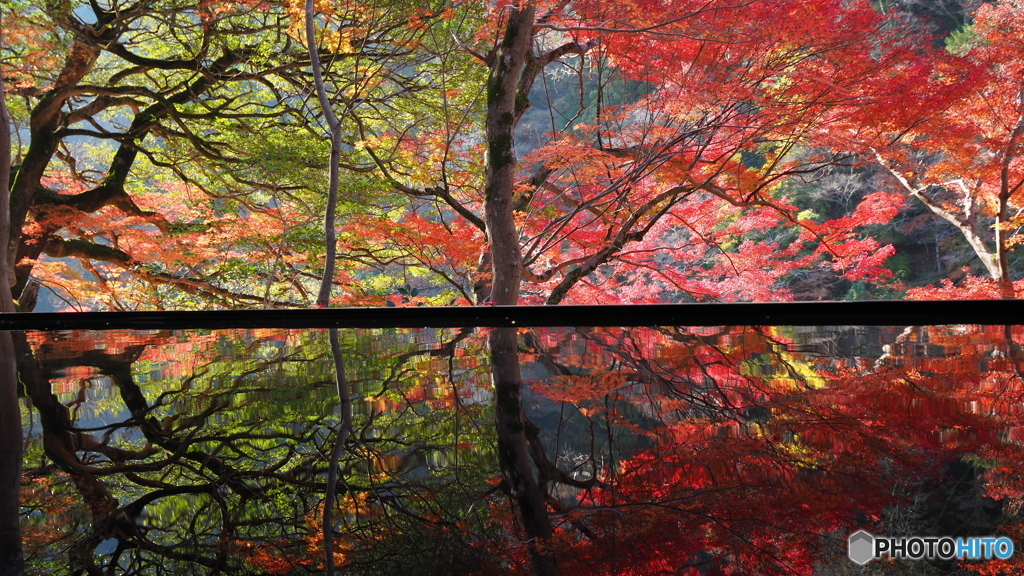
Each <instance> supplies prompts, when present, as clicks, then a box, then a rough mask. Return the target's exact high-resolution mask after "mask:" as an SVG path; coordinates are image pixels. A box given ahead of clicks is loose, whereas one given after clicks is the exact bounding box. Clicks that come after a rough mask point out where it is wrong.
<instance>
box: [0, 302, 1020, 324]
mask: <svg viewBox="0 0 1024 576" xmlns="http://www.w3.org/2000/svg"><path fill="white" fill-rule="evenodd" d="M940 324H1024V300H958V301H904V300H889V301H869V302H754V303H729V304H636V305H616V306H465V307H420V308H327V309H302V310H211V311H197V312H68V313H53V312H47V313H39V314H0V330H107V329H134V330H176V329H188V328H204V329H218V328H425V327H472V326H486V327H501V326H524V327H537V326H733V325H741V326H768V325H775V326H833V325H855V326H916V325H940Z"/></svg>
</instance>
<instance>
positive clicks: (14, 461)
mask: <svg viewBox="0 0 1024 576" xmlns="http://www.w3.org/2000/svg"><path fill="white" fill-rule="evenodd" d="M0 270H2V268H0ZM20 423H21V417H20V415H19V410H18V378H17V373H16V372H15V366H14V345H13V344H12V341H11V333H10V332H6V331H2V330H0V574H2V575H3V576H8V575H11V576H16V575H18V574H21V573H22V550H21V530H20V527H19V525H18V517H19V513H18V507H19V500H18V490H19V487H20V485H21V453H22V440H21V426H20Z"/></svg>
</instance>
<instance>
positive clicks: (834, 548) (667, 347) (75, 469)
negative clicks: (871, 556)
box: [16, 327, 1024, 576]
mask: <svg viewBox="0 0 1024 576" xmlns="http://www.w3.org/2000/svg"><path fill="white" fill-rule="evenodd" d="M880 334H881V335H883V336H885V337H887V338H889V340H888V341H887V342H886V344H885V345H884V346H882V344H879V345H877V346H873V347H867V348H858V349H856V350H853V349H851V350H853V351H851V352H849V353H848V354H847V355H846V356H837V355H825V354H823V353H821V351H820V347H818V346H816V345H814V342H816V340H815V338H817V337H816V336H813V335H812V336H805V335H803V334H801V333H799V332H796V331H793V330H787V329H782V328H742V327H731V328H730V327H725V328H714V329H711V328H690V329H687V328H679V327H677V328H660V329H650V328H634V329H600V330H599V329H577V330H569V329H552V330H536V331H532V332H523V333H521V334H517V332H516V331H515V330H512V329H507V330H506V329H503V330H491V331H488V332H486V336H487V337H486V339H485V338H480V337H477V336H476V335H475V334H474V332H472V331H468V330H467V331H462V332H458V333H454V334H452V333H449V332H446V331H436V332H435V331H414V332H381V331H366V332H356V331H343V332H339V333H338V334H337V336H336V337H335V336H334V335H331V334H328V337H327V338H325V337H324V334H323V333H321V332H316V331H311V332H308V333H307V332H290V333H289V332H280V331H253V332H248V333H240V332H238V333H236V332H223V333H213V334H202V333H197V334H190V335H188V337H187V338H184V337H181V336H179V335H175V334H171V333H151V334H136V335H121V336H120V339H110V340H97V341H96V342H94V343H90V344H86V343H85V342H84V340H88V338H89V336H88V335H81V334H80V335H77V336H76V337H75V338H72V337H69V336H68V335H53V336H49V337H42V336H40V335H38V334H30V335H28V336H19V337H18V339H17V341H16V346H17V350H16V352H17V356H18V357H19V369H20V373H21V374H20V375H21V379H22V381H23V382H24V385H25V390H26V393H27V396H28V399H29V400H30V401H31V404H32V407H33V409H34V411H35V413H36V414H38V418H36V417H35V414H33V415H32V418H33V419H32V421H31V423H30V428H31V431H33V432H34V431H36V430H38V429H40V428H41V432H40V434H39V435H38V436H37V435H31V434H30V437H29V441H28V443H27V453H28V456H27V457H26V462H27V464H26V466H25V468H26V469H25V480H24V494H25V496H24V497H25V505H24V507H23V511H22V513H23V515H24V517H25V526H26V532H27V533H29V534H32V535H36V536H38V537H39V538H47V539H49V541H53V540H58V539H59V541H57V542H56V543H55V544H53V546H52V547H51V548H50V551H49V552H47V551H46V550H41V548H40V546H38V545H37V544H38V543H37V542H35V541H34V539H35V536H33V541H32V542H29V543H28V544H27V545H26V548H25V549H26V554H27V557H28V559H29V563H30V566H31V567H33V568H36V569H39V570H40V571H43V568H44V567H45V566H46V564H47V562H51V561H52V560H53V558H54V552H53V551H54V550H59V551H62V552H66V553H67V554H68V555H69V556H70V557H71V558H72V560H73V562H74V563H75V566H76V567H77V569H79V570H81V571H83V572H86V573H98V572H115V573H119V572H125V573H156V574H159V573H163V572H166V573H186V574H187V573H204V572H216V571H219V572H223V573H251V572H264V573H275V574H277V573H280V574H284V573H304V572H306V571H322V570H324V569H325V568H326V566H325V563H324V558H325V542H326V543H327V544H328V545H329V546H330V547H331V548H332V549H333V550H332V553H331V558H333V559H334V560H335V561H336V562H337V565H338V567H339V568H341V569H343V570H344V571H345V572H346V573H350V574H391V573H400V574H403V576H412V575H414V574H438V573H448V574H465V573H480V574H491V573H495V574H496V573H501V572H503V571H505V570H506V569H507V571H508V572H511V573H542V574H543V573H549V574H553V573H556V571H557V573H558V574H592V573H607V574H619V573H633V574H656V573H685V572H686V571H688V570H693V571H697V572H701V573H704V574H714V573H779V572H791V573H810V572H812V571H814V570H822V569H823V568H821V567H820V566H818V567H817V568H816V563H817V562H822V561H823V559H824V561H828V560H834V561H835V564H834V566H830V567H829V568H828V569H827V570H826V572H828V571H831V572H830V573H842V570H841V569H840V567H841V566H843V565H845V564H842V562H845V548H844V545H845V544H844V542H845V537H846V536H847V535H848V534H849V533H850V532H852V531H853V530H855V529H856V528H858V527H863V528H867V529H868V530H870V531H872V532H875V533H887V534H893V535H898V534H924V535H928V534H935V535H939V534H941V535H947V534H948V535H968V534H981V535H990V534H993V533H1000V534H1001V533H1007V534H1011V535H1019V528H1020V522H1019V513H1018V512H1017V510H1019V509H1020V503H1021V502H1024V482H1022V480H1021V477H1020V470H1021V469H1024V462H1022V459H1024V456H1022V455H1021V451H1020V450H1019V448H1020V441H1021V440H1022V439H1024V424H1022V422H1024V418H1021V416H1022V408H1021V406H1024V402H1022V401H1024V384H1022V382H1021V379H1020V369H1021V368H1022V366H1021V363H1022V361H1024V360H1022V354H1021V353H1020V351H1021V346H1020V345H1019V344H1018V342H1022V341H1024V336H1022V335H1024V332H1021V330H1020V329H1018V328H1015V327H1014V328H1011V329H1003V328H1001V327H999V328H998V329H990V328H987V327H959V328H958V327H935V328H910V329H907V330H904V331H903V332H902V333H901V332H900V331H899V329H896V330H891V331H880ZM129 336H130V337H129ZM76 338H79V339H77V340H76ZM328 342H330V347H328V345H327V344H328ZM83 345H84V346H86V348H87V349H86V350H85V351H84V352H75V351H74V349H75V348H77V347H81V346H83ZM863 350H872V351H875V352H880V351H881V352H884V354H883V355H882V356H881V357H879V354H874V355H873V356H870V357H869V356H867V355H864V353H863ZM183 351H188V354H189V358H191V359H192V360H190V361H189V363H188V364H186V365H185V366H186V368H185V369H183V370H182V369H179V367H178V364H177V363H173V362H169V360H170V359H171V358H178V356H177V355H180V354H182V352H183ZM858 354H859V355H858ZM342 357H344V366H335V365H334V364H332V359H333V360H334V361H340V360H341V358H342ZM76 358H77V359H76ZM484 358H490V364H489V365H488V363H487V362H486V361H485V360H484ZM176 371H177V372H176ZM488 373H489V374H490V377H491V378H490V384H492V385H493V388H492V387H491V385H489V384H488V383H487V382H486V380H487V378H486V375H487V374H488ZM83 375H84V376H83ZM335 375H337V377H336V376H335ZM75 378H86V379H88V380H89V382H90V384H89V385H90V386H92V388H88V387H87V386H85V385H83V384H78V385H73V386H69V384H68V380H73V379H75ZM104 383H109V391H108V392H107V393H106V395H105V396H104V392H103V390H105V389H103V384H104ZM72 384H74V383H73V382H72ZM51 386H56V387H58V388H61V387H63V389H64V390H65V391H67V390H69V389H72V388H73V389H74V391H75V392H74V394H73V395H72V396H70V397H68V396H64V397H58V396H57V394H55V393H54V392H53V391H51ZM346 396H347V399H348V404H349V408H347V409H346V407H345V400H346ZM62 400H63V401H62ZM339 400H340V401H341V404H342V405H341V406H340V408H341V411H340V413H341V417H340V418H339V416H338V410H337V408H336V407H335V402H338V401H339ZM100 413H102V414H100ZM99 416H102V418H100V417H99ZM349 419H350V422H348V423H346V420H349ZM346 430H347V432H346ZM346 434H347V438H346ZM41 452H44V453H45V457H44V455H43V454H41ZM332 456H335V457H337V465H336V466H333V465H330V464H329V461H330V460H331V458H332ZM332 469H333V470H334V471H335V472H336V474H337V477H336V478H337V479H336V481H333V480H332V479H331V478H330V476H329V474H330V472H331V470H332ZM328 486H331V487H332V488H334V489H335V490H336V498H333V499H332V498H330V497H328V498H324V495H325V494H326V493H327V491H328V490H327V489H328ZM73 502H81V503H82V504H84V506H83V505H79V506H77V507H76V506H74V505H73V504H72V503H73ZM327 503H331V505H327V506H326V508H325V504H327ZM76 508H79V509H83V510H85V511H86V512H83V513H76V512H75V511H74V510H75V509H76ZM44 517H47V518H49V519H50V520H49V522H50V523H46V522H44V521H43V520H42V518H44ZM53 518H57V519H60V521H59V522H58V523H56V524H53V523H52V522H53ZM325 521H326V522H325ZM325 537H326V540H325ZM823 547H824V549H825V552H822V549H823ZM875 568H879V569H885V567H884V566H882V565H881V564H879V565H878V566H875ZM917 568H921V567H920V566H918V567H916V568H915V569H917ZM960 568H962V567H956V569H960ZM927 569H928V568H927V566H924V567H923V568H921V570H924V571H925V572H927ZM953 569H954V567H951V566H939V567H936V568H934V570H937V571H938V572H950V571H953ZM162 571H163V572H162Z"/></svg>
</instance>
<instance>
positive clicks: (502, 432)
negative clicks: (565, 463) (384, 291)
mask: <svg viewBox="0 0 1024 576" xmlns="http://www.w3.org/2000/svg"><path fill="white" fill-rule="evenodd" d="M487 343H488V346H489V348H490V351H491V378H492V380H493V382H494V395H495V406H494V418H495V425H496V427H497V431H498V462H499V464H500V465H501V470H502V473H503V474H504V476H505V480H506V481H507V482H508V485H509V488H510V490H511V492H512V497H513V498H514V499H515V501H516V504H517V506H518V508H519V513H520V515H521V516H522V519H523V527H524V528H525V530H526V536H527V539H528V541H529V547H530V559H531V561H532V562H533V571H534V573H535V574H537V575H538V576H548V575H551V576H554V575H555V574H557V573H558V570H557V569H556V566H555V557H554V555H552V554H551V552H550V550H548V548H547V545H548V543H549V541H550V539H551V533H552V529H551V520H550V519H549V518H548V514H547V506H546V504H545V499H544V494H543V492H542V491H541V489H540V485H539V484H538V482H537V479H536V478H535V477H534V474H533V469H532V468H531V466H530V453H529V442H528V441H527V438H526V415H525V414H524V413H523V403H522V400H523V377H522V374H521V373H520V372H519V350H518V333H517V331H516V329H515V328H497V329H495V330H494V331H492V332H491V333H490V335H489V337H488V340H487Z"/></svg>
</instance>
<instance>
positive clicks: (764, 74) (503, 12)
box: [2, 0, 1024, 309]
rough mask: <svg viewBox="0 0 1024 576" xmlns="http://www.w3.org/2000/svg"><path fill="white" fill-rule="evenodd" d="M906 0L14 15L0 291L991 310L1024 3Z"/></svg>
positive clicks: (1009, 172)
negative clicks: (923, 254)
mask: <svg viewBox="0 0 1024 576" xmlns="http://www.w3.org/2000/svg"><path fill="white" fill-rule="evenodd" d="M915 6H916V4H915V5H910V4H908V5H907V6H902V8H901V5H899V4H897V5H895V6H883V7H880V6H875V5H872V4H870V3H868V2H853V3H851V2H842V1H838V0H816V1H815V2H810V3H799V4H797V3H776V2H766V1H759V0H756V1H754V2H747V3H742V4H733V3H728V2H724V1H723V2H718V1H712V2H676V1H668V0H665V1H653V0H651V1H637V2H627V3H619V4H616V6H615V8H614V10H613V11H610V10H611V9H610V7H609V6H608V5H607V4H606V3H602V2H588V1H583V0H581V1H569V0H557V1H556V0H549V1H538V0H533V1H527V2H520V3H508V2H498V3H491V2H448V1H445V0H435V1H434V2H431V3H427V4H423V3H416V2H403V1H376V2H374V1H369V2H365V1H362V2H361V1H354V0H352V1H349V0H320V1H316V2H312V3H310V4H309V8H310V10H309V18H307V17H306V5H305V4H304V3H303V2H299V1H296V0H286V1H277V0H225V1H222V2H205V1H204V2H189V1H185V0H142V1H138V2H123V1H121V0H107V1H99V0H96V1H89V2H84V1H83V2H72V1H68V2H46V3H42V4H36V3H29V2H21V1H11V2H7V3H5V4H4V7H3V15H2V16H3V18H4V23H5V38H4V43H3V46H2V50H3V52H2V58H3V62H2V65H3V71H4V72H3V80H4V87H5V90H6V91H5V93H4V94H5V100H6V103H7V108H9V109H10V117H11V126H10V129H9V132H8V131H5V132H8V133H9V134H10V135H11V136H12V142H13V146H12V151H11V153H10V155H9V158H10V160H11V163H12V171H11V180H10V196H11V200H10V216H9V225H10V235H9V238H10V239H9V242H8V250H7V257H8V259H9V260H10V263H11V264H10V267H12V268H13V276H14V280H13V283H12V288H13V298H14V299H15V300H16V301H17V303H18V304H19V305H20V306H21V308H22V309H31V308H32V302H33V300H34V293H35V290H36V289H37V288H38V286H40V285H42V286H45V287H46V288H48V289H49V290H50V291H51V292H53V293H55V294H56V295H58V297H59V298H61V299H63V300H64V301H65V303H66V304H65V305H64V306H67V307H69V308H71V309H90V308H100V309H104V308H106V309H176V308H210V307H267V306H284V307H292V306H310V305H313V304H314V303H316V302H318V301H319V303H320V304H321V305H323V304H330V305H438V304H481V303H493V304H515V303H548V304H558V303H599V302H606V303H610V302H620V303H630V302H664V301H715V300H788V299H794V298H808V297H821V296H822V295H823V294H824V295H826V296H827V297H856V294H864V293H868V294H870V295H873V296H875V297H887V298H891V297H902V296H908V295H909V296H911V297H915V296H916V297H922V296H923V297H929V296H940V297H963V296H986V297H993V296H994V297H1000V296H1001V297H1012V296H1014V295H1015V289H1014V285H1013V283H1014V281H1015V280H1016V278H1017V277H1018V273H1017V272H1016V271H1017V269H1018V268H1020V266H1019V265H1018V264H1016V262H1015V259H1014V258H1013V257H1012V255H1011V252H1012V250H1013V248H1014V246H1015V245H1016V243H1017V241H1016V224H1015V222H1016V218H1017V215H1016V211H1017V208H1018V204H1017V203H1016V201H1015V198H1014V195H1015V194H1016V193H1017V192H1019V189H1020V188H1021V184H1020V180H1021V177H1020V175H1018V174H1017V172H1018V171H1019V166H1018V164H1019V163H1020V162H1019V160H1018V158H1019V148H1020V144H1019V140H1020V138H1021V135H1020V132H1021V126H1024V124H1021V122H1020V118H1024V108H1022V104H1021V102H1022V99H1021V97H1020V90H1019V84H1020V79H1021V70H1020V68H1021V65H1020V63H1021V61H1022V58H1024V56H1022V52H1021V50H1020V42H1019V40H1018V38H1019V34H1017V33H1016V32H1015V30H1017V29H1018V28H1019V27H1020V26H1022V24H1021V16H1020V14H1021V12H1022V10H1021V9H1020V7H1019V6H1017V4H1016V3H1014V2H1013V1H1010V0H1007V1H1004V2H1000V3H996V4H986V5H984V6H982V7H980V8H977V9H975V6H974V5H973V4H971V5H964V7H963V10H962V12H961V13H959V14H958V15H957V19H954V20H955V21H956V22H959V24H958V26H959V27H958V28H955V30H953V31H952V32H950V27H951V24H949V23H948V22H947V23H946V24H943V25H941V26H933V25H931V24H930V23H928V22H927V21H925V20H923V19H922V18H923V17H922V16H921V13H922V10H923V9H922V8H921V7H919V6H918V7H915ZM882 8H884V9H882ZM307 20H308V22H309V24H310V25H311V26H310V30H309V36H308V37H307V31H306V22H307ZM308 38H313V39H314V41H315V43H316V46H313V47H311V46H310V45H309V40H308ZM943 38H945V41H943ZM311 48H315V50H311ZM311 55H314V56H316V57H317V59H318V60H319V63H318V64H317V65H315V66H314V65H312V64H311V61H310V56H311ZM316 74H320V77H321V82H320V88H321V89H322V90H320V92H322V97H321V96H318V94H317V92H318V91H317V89H316V84H317V83H316V82H315V81H314V77H315V76H316ZM332 150H333V152H332ZM332 167H333V168H334V169H335V172H336V174H335V176H334V177H333V178H331V177H329V173H330V172H331V170H330V169H331V168H332ZM844 170H845V171H849V172H850V173H851V174H857V175H859V179H858V180H856V181H854V180H849V182H855V184H856V185H855V187H854V189H853V190H852V191H850V192H847V193H845V194H844V196H843V197H842V198H836V197H834V196H830V197H829V198H827V199H823V197H824V196H828V195H829V194H828V193H827V190H830V188H829V186H830V182H831V181H832V180H830V179H832V178H834V177H835V175H836V174H839V173H843V171H844ZM332 181H333V182H334V183H335V184H334V185H333V186H332V185H329V183H330V182H332ZM331 188H334V189H336V190H337V191H338V194H337V198H336V201H335V202H333V203H331V206H332V207H331V208H330V210H328V204H329V203H328V200H327V198H328V194H327V193H328V190H329V189H331ZM915 202H917V203H919V204H914V203H915ZM837 207H838V209H833V208H837ZM918 207H923V209H924V210H925V211H926V212H927V214H930V215H931V218H933V219H937V220H936V223H935V224H930V225H931V226H938V222H941V223H943V225H945V226H948V227H951V228H946V229H948V230H952V231H953V232H955V234H947V236H956V237H957V238H959V240H957V239H956V238H953V239H951V240H947V241H946V243H945V244H944V245H943V246H941V247H940V246H939V244H938V240H937V239H936V240H935V246H934V252H935V253H936V254H937V255H936V256H935V268H936V270H938V271H939V273H938V275H933V276H927V275H921V274H919V271H920V270H921V269H922V268H924V266H922V265H920V264H914V262H917V260H915V258H917V259H919V258H918V257H917V256H915V254H916V252H915V251H916V250H918V248H919V247H920V246H922V245H923V241H920V242H918V243H917V244H913V243H909V244H908V241H907V238H908V237H910V236H912V235H913V234H914V232H913V230H914V229H919V228H920V221H921V220H922V218H925V217H927V215H924V216H922V213H920V212H917V213H915V212H914V211H915V210H917V209H919V208H918ZM324 222H326V229H324ZM915 222H916V223H917V224H915ZM915 226H917V227H918V228H915ZM331 236H334V237H333V238H330V237H331ZM325 237H328V238H330V239H329V240H326V241H325ZM936 238H938V233H936ZM904 246H905V247H906V248H905V250H906V254H905V255H901V254H900V251H901V250H902V249H904ZM328 248H330V249H328ZM940 248H942V249H944V250H946V251H947V252H949V253H952V252H956V253H957V254H964V255H972V254H973V256H971V257H970V258H969V259H968V261H967V262H966V264H967V266H968V272H967V275H966V276H964V273H963V272H960V271H959V269H950V266H951V265H946V264H944V263H943V262H942V261H941V260H942V258H941V257H940V256H939V255H938V253H939V252H940ZM920 249H921V250H923V248H920ZM334 252H336V254H337V257H336V258H337V263H336V264H334V263H331V264H330V265H327V262H332V260H333V258H334V257H333V256H329V254H331V253H334ZM901 258H902V260H901ZM906 262H911V264H913V265H911V264H905V263H906ZM972 266H973V268H971V267H972ZM911 268H913V270H911ZM325 271H326V272H327V274H326V277H325ZM911 274H918V275H919V278H917V279H914V278H911V277H910V275H911ZM986 276H987V277H988V278H989V280H986V279H985V277H986ZM955 280H958V281H959V282H960V283H959V284H954V281H955ZM908 281H909V282H908ZM943 282H944V283H943ZM929 285H937V286H938V287H935V286H932V287H931V288H929V287H928V286H929ZM318 286H319V288H318ZM857 286H860V287H861V288H856V287H857ZM327 287H333V291H331V296H330V298H328V297H327V295H326V292H325V290H326V289H327ZM855 288H856V290H855ZM857 290H859V291H860V292H857ZM318 293H319V294H320V296H319V298H318V296H317V295H318Z"/></svg>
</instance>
